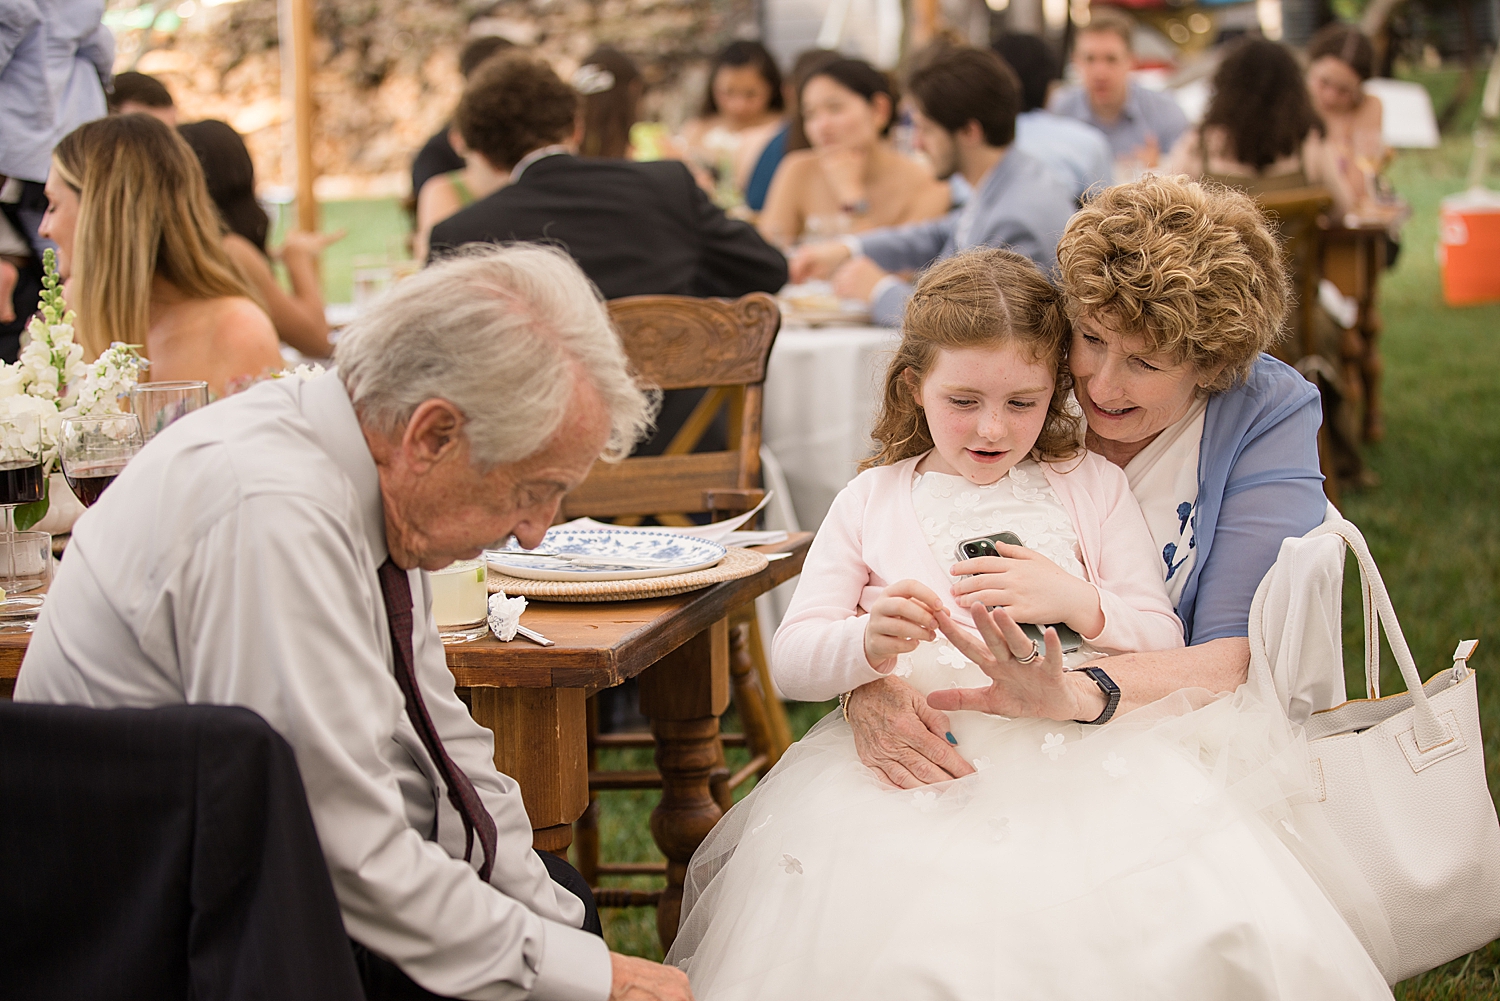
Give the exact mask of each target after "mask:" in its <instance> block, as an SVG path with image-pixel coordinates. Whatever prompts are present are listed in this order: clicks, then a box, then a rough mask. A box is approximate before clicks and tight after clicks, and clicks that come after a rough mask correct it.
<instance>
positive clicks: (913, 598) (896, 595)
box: [865, 580, 943, 674]
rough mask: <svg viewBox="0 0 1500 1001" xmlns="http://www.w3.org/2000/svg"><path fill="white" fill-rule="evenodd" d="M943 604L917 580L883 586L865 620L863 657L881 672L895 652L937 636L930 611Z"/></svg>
mask: <svg viewBox="0 0 1500 1001" xmlns="http://www.w3.org/2000/svg"><path fill="white" fill-rule="evenodd" d="M942 607H943V600H942V599H941V598H939V597H938V596H937V595H935V594H933V593H932V590H931V589H930V588H928V587H927V586H926V585H924V584H921V583H919V582H917V581H914V580H898V581H896V583H894V584H892V585H891V586H890V587H888V588H886V589H885V591H884V592H882V593H881V595H880V597H878V598H876V599H875V603H874V604H873V605H871V606H870V614H869V617H868V618H866V619H865V659H866V660H868V661H869V662H870V666H871V667H873V668H874V669H875V670H877V671H879V672H880V673H882V674H884V673H886V672H887V671H889V670H890V669H891V667H892V666H893V664H894V662H895V660H896V657H897V656H898V655H900V654H903V653H911V652H912V651H913V650H915V649H916V648H917V644H919V643H920V642H921V641H922V640H934V639H937V618H936V617H935V616H934V615H933V612H934V611H935V610H937V609H939V608H942Z"/></svg>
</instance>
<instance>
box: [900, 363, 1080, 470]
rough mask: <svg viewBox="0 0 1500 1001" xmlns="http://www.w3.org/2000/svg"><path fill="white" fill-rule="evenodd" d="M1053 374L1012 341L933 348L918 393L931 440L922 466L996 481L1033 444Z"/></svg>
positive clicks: (1044, 417)
mask: <svg viewBox="0 0 1500 1001" xmlns="http://www.w3.org/2000/svg"><path fill="white" fill-rule="evenodd" d="M1055 381H1056V376H1055V373H1054V368H1053V366H1052V365H1051V364H1050V363H1047V362H1039V361H1036V360H1034V359H1033V358H1031V356H1030V354H1029V353H1028V352H1027V350H1026V346H1025V345H1024V344H1022V343H1020V342H1018V341H1005V342H1003V343H1001V344H998V345H995V346H994V347H973V348H952V349H941V350H939V351H938V353H937V358H936V359H935V360H934V361H933V364H932V367H931V369H929V370H928V372H927V377H926V378H925V379H923V380H922V385H921V387H920V389H919V391H918V393H917V403H918V404H920V405H921V407H922V410H923V412H924V414H925V415H926V417H927V428H928V430H929V431H930V432H931V434H932V441H933V451H932V453H931V454H930V455H929V456H928V457H927V459H925V460H923V462H922V464H921V468H922V469H923V471H933V472H939V473H950V474H953V475H955V476H962V477H964V479H966V480H968V481H969V482H971V483H976V484H979V485H981V486H984V485H988V484H990V483H994V482H996V481H997V480H999V479H1000V477H1002V476H1004V475H1005V474H1006V473H1008V472H1010V470H1011V467H1013V466H1014V465H1016V463H1018V462H1020V461H1021V460H1022V459H1024V458H1026V456H1027V454H1028V453H1030V452H1031V449H1032V446H1034V445H1035V444H1036V440H1037V437H1038V436H1039V435H1040V434H1041V433H1042V426H1043V425H1044V424H1045V423H1046V420H1047V405H1048V403H1049V402H1051V400H1052V389H1053V385H1054V383H1055Z"/></svg>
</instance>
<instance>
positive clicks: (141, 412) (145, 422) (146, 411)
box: [130, 381, 208, 441]
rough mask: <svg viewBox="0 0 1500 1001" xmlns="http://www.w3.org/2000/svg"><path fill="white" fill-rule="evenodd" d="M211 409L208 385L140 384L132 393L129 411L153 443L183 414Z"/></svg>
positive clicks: (185, 383) (191, 383)
mask: <svg viewBox="0 0 1500 1001" xmlns="http://www.w3.org/2000/svg"><path fill="white" fill-rule="evenodd" d="M206 406H208V383H206V382H189V381H179V382H139V383H136V384H135V386H134V387H132V388H131V390H130V409H131V411H132V412H133V413H134V414H135V416H136V418H137V419H139V420H140V422H141V433H142V435H143V436H144V437H145V440H146V441H150V440H151V439H152V438H155V437H156V436H157V435H158V434H160V433H161V431H162V429H163V428H165V427H166V426H167V425H168V424H171V423H172V422H173V421H175V420H176V419H177V418H179V417H181V416H183V415H184V414H188V413H191V412H192V411H194V410H197V409H198V408H199V407H206Z"/></svg>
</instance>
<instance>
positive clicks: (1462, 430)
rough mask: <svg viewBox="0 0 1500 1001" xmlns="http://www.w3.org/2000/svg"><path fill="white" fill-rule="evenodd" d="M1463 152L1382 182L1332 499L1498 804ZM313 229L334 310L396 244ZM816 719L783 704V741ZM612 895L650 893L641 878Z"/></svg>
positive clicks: (1496, 976) (641, 918)
mask: <svg viewBox="0 0 1500 1001" xmlns="http://www.w3.org/2000/svg"><path fill="white" fill-rule="evenodd" d="M1434 76H1435V79H1434V80H1432V81H1426V82H1428V83H1429V85H1430V86H1432V87H1433V89H1434V91H1435V92H1437V91H1439V90H1441V88H1442V87H1443V86H1448V87H1449V88H1451V86H1452V82H1453V81H1452V80H1450V79H1448V77H1443V76H1441V74H1438V75H1434ZM1448 76H1450V77H1451V76H1452V74H1448ZM1437 77H1441V78H1440V79H1439V78H1437ZM1439 96H1441V95H1439ZM1464 119H1467V120H1468V121H1472V116H1471V115H1465V116H1461V118H1460V121H1461V122H1462V121H1464ZM1468 155H1469V143H1468V141H1467V139H1466V138H1462V139H1461V138H1451V139H1449V140H1447V141H1446V142H1445V144H1444V145H1443V147H1442V148H1440V149H1437V150H1433V151H1423V152H1406V153H1403V154H1402V155H1401V157H1400V158H1399V159H1398V161H1397V162H1396V164H1395V166H1394V168H1393V169H1392V172H1391V173H1392V177H1393V180H1394V181H1395V184H1396V187H1397V189H1398V190H1399V191H1401V193H1402V194H1404V195H1405V196H1406V198H1407V199H1408V200H1409V201H1410V202H1411V204H1412V206H1413V209H1414V215H1413V218H1412V220H1411V222H1410V223H1409V224H1408V225H1407V227H1406V230H1405V235H1404V240H1403V247H1402V253H1401V258H1400V260H1399V261H1398V263H1397V265H1396V267H1395V268H1394V270H1392V271H1391V272H1390V273H1388V274H1387V275H1386V277H1385V279H1384V284H1383V288H1382V295H1381V304H1382V309H1383V311H1384V316H1385V324H1386V330H1385V337H1384V341H1383V342H1382V350H1383V353H1384V356H1385V361H1386V379H1385V393H1384V395H1385V403H1386V414H1387V418H1386V425H1387V437H1386V440H1385V441H1384V442H1383V443H1382V444H1380V445H1378V446H1374V447H1371V448H1369V449H1368V453H1367V457H1368V459H1369V463H1370V465H1371V467H1372V468H1373V469H1374V470H1375V472H1376V473H1377V474H1378V475H1379V477H1380V485H1379V486H1377V487H1374V488H1371V489H1368V490H1366V491H1364V492H1361V493H1357V494H1349V495H1347V496H1346V497H1345V499H1344V508H1345V513H1346V515H1347V516H1348V517H1349V518H1351V519H1352V520H1353V521H1354V522H1355V523H1356V524H1358V525H1359V526H1360V527H1361V528H1362V529H1363V530H1364V532H1365V535H1366V536H1367V537H1368V539H1369V541H1370V546H1371V548H1372V550H1373V552H1374V554H1375V558H1376V560H1377V561H1378V562H1379V563H1380V566H1381V569H1382V571H1383V573H1384V575H1385V579H1386V582H1387V584H1388V585H1389V587H1390V591H1391V595H1392V597H1393V599H1394V601H1395V604H1396V609H1397V612H1398V613H1399V614H1400V616H1401V620H1402V625H1403V626H1404V628H1405V632H1406V637H1407V640H1408V641H1409V642H1410V644H1411V647H1412V651H1413V653H1414V654H1415V656H1416V658H1417V661H1418V664H1419V665H1420V668H1421V671H1422V674H1423V676H1424V677H1428V676H1430V675H1431V674H1432V673H1434V672H1435V671H1437V670H1438V669H1440V668H1442V667H1443V666H1444V665H1446V664H1447V663H1448V662H1449V658H1450V656H1451V654H1452V651H1453V647H1454V645H1455V644H1456V643H1457V642H1458V641H1459V640H1460V639H1465V638H1474V637H1477V638H1479V639H1480V640H1481V641H1482V643H1481V646H1480V650H1479V654H1478V656H1477V657H1476V658H1475V660H1474V661H1473V664H1474V666H1475V667H1476V668H1477V669H1478V671H1479V691H1480V697H1481V699H1482V706H1481V712H1482V715H1483V720H1484V727H1485V754H1486V758H1487V761H1488V765H1489V777H1490V784H1491V791H1492V793H1493V792H1495V791H1500V676H1497V672H1496V671H1495V670H1494V669H1493V667H1491V665H1492V664H1494V663H1496V659H1495V658H1496V655H1497V653H1500V634H1497V631H1496V629H1495V627H1494V625H1493V623H1494V622H1495V619H1496V616H1497V613H1500V503H1497V497H1500V306H1485V307H1473V308H1467V309H1449V308H1447V307H1446V306H1444V305H1443V302H1442V298H1441V291H1440V284H1439V275H1438V268H1437V264H1436V262H1435V260H1434V256H1433V251H1434V245H1435V241H1436V237H1437V212H1438V203H1439V201H1440V199H1441V198H1442V197H1443V196H1444V195H1447V194H1450V193H1452V192H1455V191H1458V190H1460V189H1461V188H1462V186H1463V183H1464V177H1465V173H1466V170H1467V166H1468ZM1490 184H1491V186H1493V187H1500V176H1492V177H1491V179H1490ZM324 225H325V228H326V229H338V228H340V227H345V228H348V229H349V231H350V236H348V237H347V238H345V239H344V240H343V241H341V242H340V243H338V244H335V245H334V246H333V247H332V248H330V250H329V252H328V255H327V258H326V260H325V266H324V282H325V286H326V288H327V293H328V298H329V301H333V302H338V301H347V300H348V298H349V276H350V272H351V270H352V267H353V261H354V258H355V257H356V256H360V255H367V254H377V255H378V254H387V253H390V252H391V251H392V250H393V249H395V248H397V247H398V246H399V239H400V237H401V236H402V234H404V232H405V225H406V223H405V218H404V216H403V215H402V214H401V212H400V209H399V208H398V206H397V204H396V203H395V202H394V201H377V202H344V203H332V204H329V205H326V206H324ZM1350 574H1351V576H1352V575H1353V574H1354V571H1353V568H1352V567H1351V569H1350ZM1354 580H1355V581H1357V577H1355V578H1354ZM1346 599H1347V600H1346V607H1345V644H1346V655H1347V660H1348V662H1349V665H1350V668H1351V669H1350V672H1349V678H1350V682H1349V691H1350V694H1351V695H1358V694H1362V692H1361V688H1360V686H1361V685H1362V681H1361V680H1360V678H1361V668H1360V666H1359V665H1360V663H1361V660H1360V646H1359V644H1360V643H1361V642H1362V640H1361V635H1362V634H1361V632H1360V619H1359V614H1360V611H1359V601H1358V589H1357V584H1356V583H1352V582H1351V583H1347V585H1346ZM1384 663H1385V670H1384V672H1383V686H1384V689H1385V690H1386V691H1400V690H1401V689H1402V687H1403V686H1402V684H1401V680H1400V677H1399V675H1398V674H1397V673H1396V670H1395V666H1394V662H1393V661H1392V660H1391V658H1390V655H1389V652H1388V651H1387V652H1386V654H1385V658H1384ZM828 709H829V706H826V705H820V706H813V705H794V706H792V707H791V710H792V716H793V720H794V723H795V728H796V731H797V733H799V734H800V733H802V732H805V731H806V729H807V728H808V727H810V726H811V725H812V724H813V723H814V722H816V720H817V719H818V718H819V717H821V716H822V715H823V714H824V713H825V712H827V711H828ZM731 725H732V723H731ZM733 757H735V752H731V758H733ZM740 760H743V759H740ZM734 763H735V762H734V761H731V765H733V764H734ZM604 764H605V767H616V768H621V767H629V768H642V767H649V766H650V755H649V753H647V752H641V753H625V754H617V755H613V756H612V757H611V756H606V761H605V762H604ZM657 795H658V794H656V793H649V792H638V793H607V794H605V795H604V797H603V798H604V809H603V814H602V819H601V830H600V838H601V842H602V845H603V855H604V857H605V858H607V859H610V860H613V861H648V860H659V859H660V855H659V854H658V853H657V851H656V849H655V846H654V845H653V844H652V843H651V839H650V835H649V833H648V827H647V818H648V816H649V813H650V810H651V808H652V806H653V805H654V803H655V801H656V799H657ZM619 883H620V885H637V886H642V887H648V886H651V885H652V881H651V880H650V879H642V878H635V879H633V880H622V881H619ZM605 933H606V938H607V939H608V941H609V943H610V946H611V947H612V948H614V949H616V950H619V951H621V952H625V953H630V954H634V955H641V956H650V957H655V958H660V956H661V950H660V947H659V946H658V944H657V939H656V928H655V916H654V912H652V911H649V910H646V909H627V910H615V911H607V912H606V913H605ZM1396 995H1397V997H1398V998H1402V999H1409V1001H1418V999H1420V1001H1458V999H1465V1001H1468V999H1481V998H1500V948H1497V946H1496V945H1494V944H1492V945H1490V946H1489V947H1487V948H1485V949H1483V950H1481V951H1479V952H1477V953H1475V954H1474V955H1472V956H1469V957H1465V958H1462V959H1459V960H1457V961H1455V962H1454V963H1453V964H1450V965H1449V966H1448V967H1445V968H1443V969H1441V970H1438V971H1435V972H1434V973H1431V974H1428V975H1427V976H1424V977H1420V978H1417V979H1416V980H1413V981H1409V982H1408V983H1405V984H1403V985H1401V986H1400V987H1398V989H1397V992H1396Z"/></svg>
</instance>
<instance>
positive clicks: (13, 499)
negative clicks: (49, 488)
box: [0, 412, 47, 594]
mask: <svg viewBox="0 0 1500 1001" xmlns="http://www.w3.org/2000/svg"><path fill="white" fill-rule="evenodd" d="M46 482H47V477H46V476H45V475H43V473H42V418H41V415H40V414H37V413H35V412H32V413H29V414H28V413H22V414H6V415H3V416H0V508H4V509H5V538H4V541H3V542H0V545H3V547H4V549H5V558H4V562H3V566H4V567H5V570H6V575H5V577H4V579H3V581H0V583H3V585H4V588H5V593H6V594H14V593H16V592H18V591H29V590H31V589H33V588H35V587H37V586H39V585H38V584H37V583H35V582H31V581H22V580H18V579H17V577H16V553H15V536H16V508H18V507H20V506H21V505H22V504H35V503H36V502H37V501H39V500H41V499H42V497H44V496H45V485H46Z"/></svg>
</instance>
